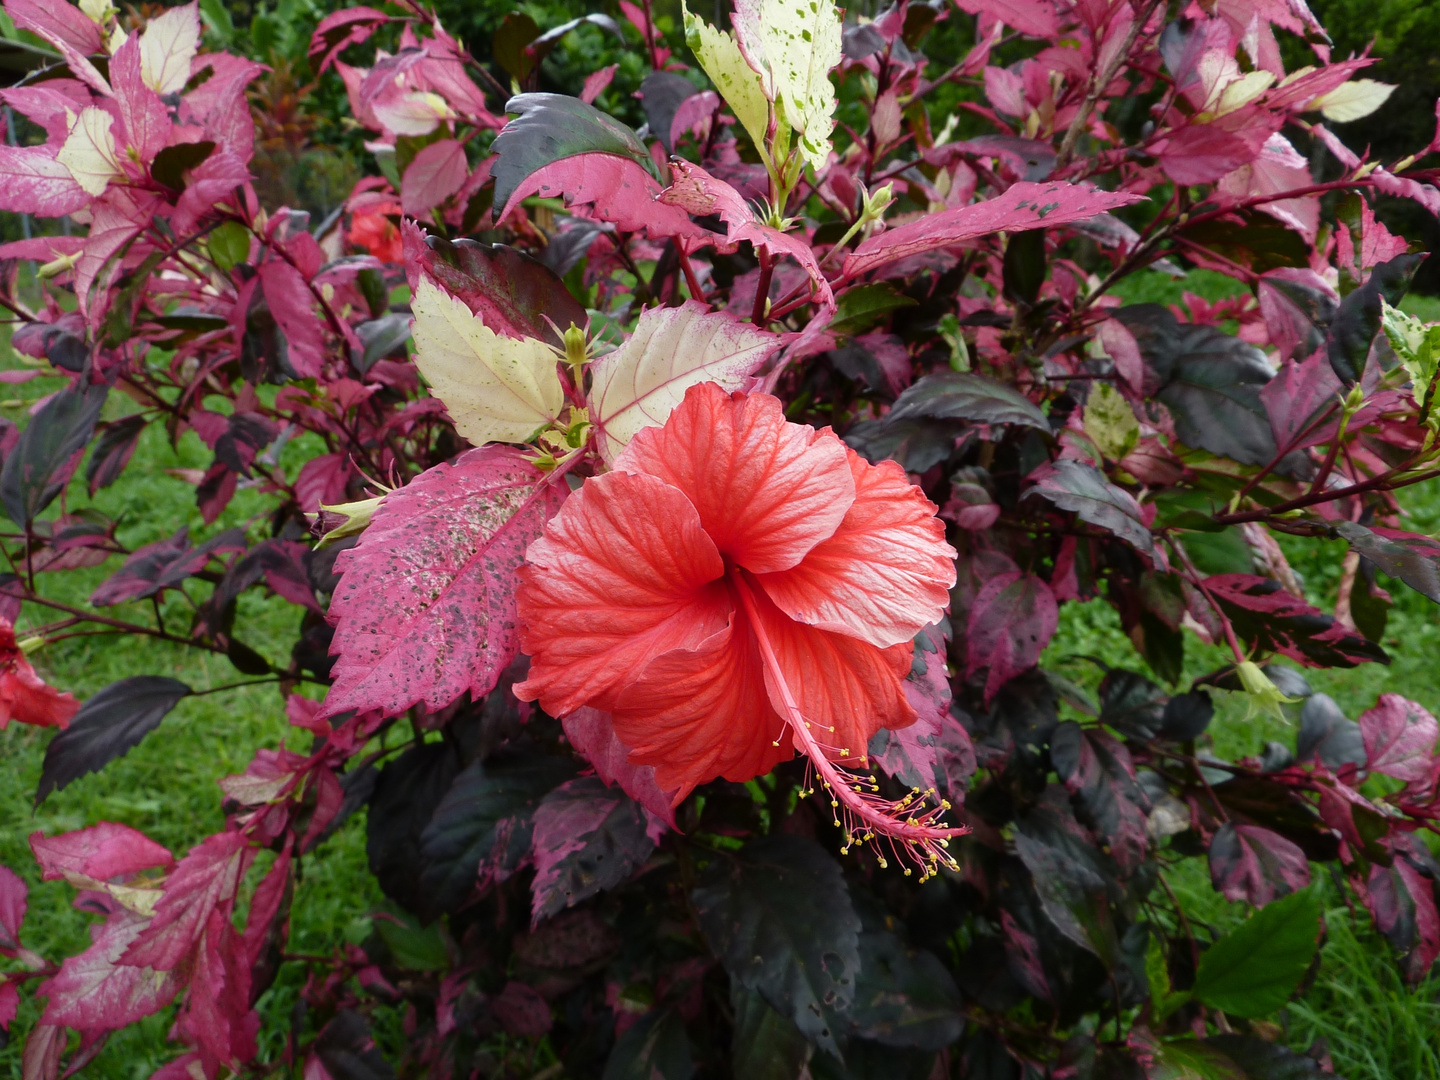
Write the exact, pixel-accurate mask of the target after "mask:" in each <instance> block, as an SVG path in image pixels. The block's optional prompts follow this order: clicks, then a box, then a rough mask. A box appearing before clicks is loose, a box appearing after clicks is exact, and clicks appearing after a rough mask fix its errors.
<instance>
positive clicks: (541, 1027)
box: [490, 979, 555, 1039]
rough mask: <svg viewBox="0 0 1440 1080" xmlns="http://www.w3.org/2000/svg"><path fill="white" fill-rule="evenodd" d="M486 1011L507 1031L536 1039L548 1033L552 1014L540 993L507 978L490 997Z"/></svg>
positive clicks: (553, 1018)
mask: <svg viewBox="0 0 1440 1080" xmlns="http://www.w3.org/2000/svg"><path fill="white" fill-rule="evenodd" d="M490 1011H491V1012H492V1013H494V1014H495V1019H497V1020H499V1021H500V1026H501V1027H503V1028H504V1029H505V1030H506V1031H507V1032H509V1033H510V1034H511V1035H514V1036H516V1037H517V1038H521V1039H539V1038H542V1037H543V1036H545V1035H547V1034H549V1032H550V1028H551V1026H552V1025H553V1024H554V1023H555V1017H554V1016H553V1015H552V1013H551V1012H550V1006H549V1004H548V1003H547V1002H546V1001H545V999H544V998H543V997H541V996H540V995H539V994H537V993H536V992H535V991H534V990H532V989H531V988H530V987H528V986H526V985H525V984H524V983H522V982H516V981H515V980H514V979H511V980H510V981H509V982H507V983H506V984H505V989H503V990H501V991H500V993H498V994H497V995H495V997H493V998H491V999H490Z"/></svg>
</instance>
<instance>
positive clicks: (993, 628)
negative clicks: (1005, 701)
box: [965, 570, 1059, 704]
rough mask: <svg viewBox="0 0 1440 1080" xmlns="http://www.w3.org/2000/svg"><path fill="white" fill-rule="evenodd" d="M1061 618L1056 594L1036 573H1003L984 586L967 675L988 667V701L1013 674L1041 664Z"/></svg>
mask: <svg viewBox="0 0 1440 1080" xmlns="http://www.w3.org/2000/svg"><path fill="white" fill-rule="evenodd" d="M1058 620H1059V608H1058V607H1057V606H1056V603H1055V595H1054V594H1053V593H1052V592H1051V591H1050V586H1049V585H1047V584H1046V583H1045V582H1044V581H1043V580H1042V579H1041V578H1038V577H1036V576H1035V575H1034V574H1026V573H1022V572H1021V571H1019V570H1016V571H1012V572H1010V573H1004V574H998V575H996V576H994V577H992V578H990V579H989V580H988V581H986V582H985V584H984V585H982V586H981V587H980V592H979V593H978V594H977V595H976V597H975V603H974V606H973V607H972V608H971V609H970V618H969V623H968V626H967V629H966V633H965V677H966V678H967V679H968V678H970V676H972V675H974V674H975V673H976V672H978V671H982V670H984V671H987V673H988V674H987V676H986V679H985V701H986V703H987V704H988V703H989V702H990V700H991V699H992V698H993V697H994V696H995V693H996V691H998V690H999V689H1000V687H1002V686H1003V685H1005V683H1007V682H1009V681H1010V679H1012V678H1013V677H1014V676H1016V675H1018V674H1020V673H1021V672H1022V671H1026V670H1028V669H1029V668H1032V667H1034V666H1035V664H1036V662H1037V661H1038V660H1039V659H1040V653H1041V652H1043V651H1044V649H1045V646H1046V645H1047V644H1048V643H1049V641H1050V636H1051V635H1052V634H1054V633H1055V627H1056V625H1057V624H1058Z"/></svg>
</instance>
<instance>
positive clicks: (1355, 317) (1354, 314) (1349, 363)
mask: <svg viewBox="0 0 1440 1080" xmlns="http://www.w3.org/2000/svg"><path fill="white" fill-rule="evenodd" d="M1424 258H1425V256H1424V255H1423V254H1417V255H1401V256H1399V257H1397V258H1394V259H1391V260H1390V261H1389V262H1387V263H1381V264H1380V265H1379V266H1377V267H1375V269H1374V270H1373V271H1371V273H1370V277H1369V279H1368V280H1367V281H1366V282H1365V284H1364V285H1361V286H1360V288H1358V289H1356V290H1355V291H1354V292H1352V293H1351V294H1350V295H1349V296H1347V297H1345V299H1344V300H1342V301H1341V302H1340V310H1339V311H1338V312H1336V314H1335V321H1334V322H1333V323H1332V324H1331V326H1330V333H1329V337H1328V339H1327V341H1326V350H1327V353H1328V355H1329V357H1330V366H1331V367H1332V368H1333V369H1334V370H1335V374H1336V375H1337V376H1339V378H1340V381H1341V382H1342V383H1344V384H1345V385H1346V386H1353V385H1354V384H1355V383H1357V382H1359V381H1360V376H1361V374H1362V373H1363V372H1364V371H1365V359H1366V357H1368V356H1369V355H1370V345H1371V343H1372V342H1373V341H1374V340H1375V335H1376V334H1378V333H1379V332H1380V308H1381V303H1380V302H1381V301H1382V300H1384V301H1385V302H1386V303H1388V304H1389V305H1390V306H1391V307H1395V306H1396V305H1398V304H1399V303H1400V301H1401V299H1402V298H1403V297H1404V296H1405V294H1406V293H1407V292H1408V291H1409V290H1410V279H1411V278H1412V277H1413V276H1414V275H1415V270H1416V268H1418V267H1419V265H1420V263H1421V261H1422V260H1423V259H1424Z"/></svg>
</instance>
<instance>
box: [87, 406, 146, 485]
mask: <svg viewBox="0 0 1440 1080" xmlns="http://www.w3.org/2000/svg"><path fill="white" fill-rule="evenodd" d="M145 425H146V420H145V417H144V416H143V415H141V414H140V413H136V414H134V415H133V416H126V417H122V418H121V419H119V420H115V421H112V422H111V423H109V424H107V425H105V430H104V431H103V432H101V433H100V437H99V438H98V439H96V440H95V448H94V449H93V450H92V451H90V460H89V461H88V462H87V463H86V465H85V482H86V484H88V485H89V488H90V494H91V496H92V497H93V496H94V494H95V493H96V492H97V491H99V490H100V489H101V488H106V487H109V486H110V485H111V484H113V483H114V482H115V481H116V480H117V479H119V477H120V474H121V473H122V472H124V471H125V466H126V465H128V464H130V458H131V456H132V455H133V454H134V453H135V447H136V445H137V444H138V443H139V442H140V434H141V432H143V431H144V430H145Z"/></svg>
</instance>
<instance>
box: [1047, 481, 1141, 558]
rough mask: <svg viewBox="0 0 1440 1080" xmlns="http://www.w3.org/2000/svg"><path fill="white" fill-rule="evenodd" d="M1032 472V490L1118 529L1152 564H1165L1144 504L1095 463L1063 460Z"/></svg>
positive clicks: (1089, 519)
mask: <svg viewBox="0 0 1440 1080" xmlns="http://www.w3.org/2000/svg"><path fill="white" fill-rule="evenodd" d="M1030 476H1031V479H1033V480H1034V481H1035V486H1034V487H1033V488H1031V489H1030V491H1031V493H1033V494H1036V495H1041V496H1043V497H1044V498H1046V499H1049V500H1050V501H1051V502H1052V503H1054V504H1055V505H1056V506H1058V507H1060V509H1062V510H1071V511H1073V512H1074V513H1075V514H1077V515H1078V516H1079V518H1080V520H1081V521H1085V522H1089V523H1090V524H1091V525H1095V526H1098V527H1099V528H1102V529H1105V530H1106V531H1108V532H1112V533H1114V534H1115V535H1116V536H1118V537H1120V539H1122V540H1124V541H1126V542H1127V543H1129V544H1130V545H1131V546H1132V547H1134V548H1135V549H1136V550H1137V551H1139V552H1140V553H1141V554H1142V555H1144V556H1145V557H1146V559H1148V560H1149V561H1150V562H1151V564H1154V563H1156V562H1160V563H1162V564H1163V562H1164V556H1163V555H1162V554H1160V553H1159V552H1158V551H1157V550H1156V548H1155V538H1154V537H1153V536H1152V535H1151V533H1150V527H1149V526H1148V525H1146V524H1145V521H1144V518H1143V516H1142V514H1141V511H1140V504H1139V503H1137V502H1136V501H1135V497H1134V496H1133V495H1131V494H1130V493H1129V492H1128V491H1126V490H1125V489H1124V488H1120V487H1116V486H1115V485H1114V484H1112V483H1110V481H1109V480H1107V479H1105V474H1104V473H1102V472H1101V471H1100V470H1099V469H1097V468H1095V467H1094V466H1093V465H1087V464H1085V463H1084V462H1083V461H1071V460H1061V461H1056V462H1054V463H1053V464H1046V465H1042V466H1041V467H1040V468H1039V469H1037V470H1036V471H1035V472H1033V473H1031V474H1030Z"/></svg>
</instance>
